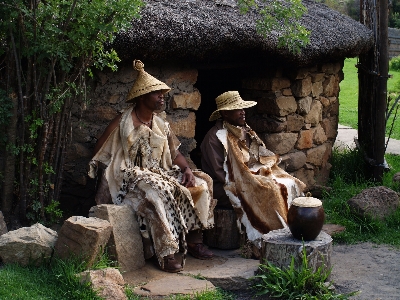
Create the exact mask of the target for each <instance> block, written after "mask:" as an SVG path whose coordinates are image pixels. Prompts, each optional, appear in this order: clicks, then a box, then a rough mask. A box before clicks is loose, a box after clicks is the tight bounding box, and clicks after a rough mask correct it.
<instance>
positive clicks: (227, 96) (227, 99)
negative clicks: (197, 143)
mask: <svg viewBox="0 0 400 300" xmlns="http://www.w3.org/2000/svg"><path fill="white" fill-rule="evenodd" d="M215 102H216V103H217V110H216V111H214V112H213V113H212V114H211V116H210V118H209V120H210V121H215V120H217V119H219V118H220V117H221V114H220V113H219V111H220V110H234V109H241V108H248V107H252V106H254V105H256V104H257V102H255V101H244V100H243V99H242V97H240V95H239V92H238V91H229V92H225V93H223V94H221V95H219V96H218V97H217V98H215Z"/></svg>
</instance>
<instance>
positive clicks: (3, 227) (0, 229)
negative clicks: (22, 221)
mask: <svg viewBox="0 0 400 300" xmlns="http://www.w3.org/2000/svg"><path fill="white" fill-rule="evenodd" d="M7 232H8V230H7V224H6V222H5V221H4V216H3V213H2V212H1V211H0V235H3V234H5V233H7Z"/></svg>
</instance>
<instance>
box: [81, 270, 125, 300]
mask: <svg viewBox="0 0 400 300" xmlns="http://www.w3.org/2000/svg"><path fill="white" fill-rule="evenodd" d="M77 276H78V277H79V278H80V282H81V283H82V284H85V283H90V284H91V286H92V288H93V290H94V291H96V293H97V294H98V295H99V296H100V297H101V298H103V299H105V300H124V299H127V297H126V295H125V288H124V284H125V281H124V279H123V277H122V275H121V273H120V272H119V271H118V270H117V269H113V268H106V269H101V270H90V271H89V270H88V271H84V272H82V273H79V274H78V275H77Z"/></svg>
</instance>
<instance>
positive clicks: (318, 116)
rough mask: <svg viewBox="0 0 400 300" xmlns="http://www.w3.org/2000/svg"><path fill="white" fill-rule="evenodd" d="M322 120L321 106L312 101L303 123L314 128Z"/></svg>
mask: <svg viewBox="0 0 400 300" xmlns="http://www.w3.org/2000/svg"><path fill="white" fill-rule="evenodd" d="M321 120H322V104H321V102H319V101H318V100H314V101H313V102H312V104H311V109H310V111H309V112H308V114H307V115H306V116H305V117H304V122H305V123H310V124H311V125H312V126H316V125H317V124H318V123H319V122H320V121H321Z"/></svg>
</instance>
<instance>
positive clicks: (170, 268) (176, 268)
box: [161, 254, 183, 273]
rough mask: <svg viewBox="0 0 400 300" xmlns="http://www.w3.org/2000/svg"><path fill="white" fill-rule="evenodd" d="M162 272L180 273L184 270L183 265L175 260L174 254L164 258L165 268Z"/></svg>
mask: <svg viewBox="0 0 400 300" xmlns="http://www.w3.org/2000/svg"><path fill="white" fill-rule="evenodd" d="M161 270H163V271H165V272H169V273H178V272H180V271H182V270H183V267H182V265H181V264H180V263H179V262H178V261H177V260H176V259H175V256H174V254H170V255H167V256H164V268H161Z"/></svg>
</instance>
